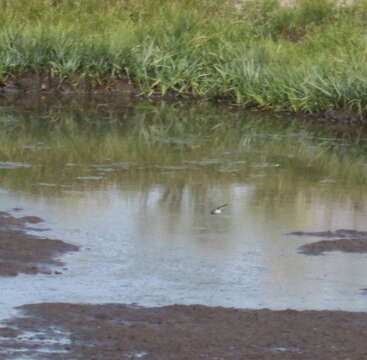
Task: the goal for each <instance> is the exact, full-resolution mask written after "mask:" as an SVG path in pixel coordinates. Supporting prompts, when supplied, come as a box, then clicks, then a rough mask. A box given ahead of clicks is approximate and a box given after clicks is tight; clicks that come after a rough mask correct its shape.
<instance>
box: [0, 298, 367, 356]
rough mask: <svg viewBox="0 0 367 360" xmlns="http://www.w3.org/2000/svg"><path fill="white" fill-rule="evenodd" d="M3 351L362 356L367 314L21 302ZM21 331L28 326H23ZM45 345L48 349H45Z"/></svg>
mask: <svg viewBox="0 0 367 360" xmlns="http://www.w3.org/2000/svg"><path fill="white" fill-rule="evenodd" d="M20 309H22V310H23V311H24V313H25V314H24V315H25V316H24V317H18V318H14V319H11V320H9V321H7V323H6V326H7V328H6V329H15V331H14V332H13V333H12V332H9V330H6V331H5V330H4V332H5V333H6V332H9V335H8V337H7V338H6V339H5V341H3V344H2V346H1V349H0V354H2V355H3V356H6V358H7V359H11V358H12V357H15V356H19V355H22V356H30V357H32V358H36V357H37V356H38V357H37V358H40V359H41V358H42V359H88V360H99V359H101V360H102V359H103V360H114V359H116V360H117V359H119V360H121V359H138V358H141V359H161V360H165V359H175V360H180V359H231V360H232V359H245V358H246V359H250V360H251V359H257V360H260V359H274V360H278V359H279V360H280V359H281V360H287V359H289V360H290V359H292V360H294V359H299V360H302V359H324V360H329V359H330V360H331V359H333V360H337V359H351V360H352V359H363V358H364V356H365V355H366V347H365V339H366V336H367V314H366V313H351V312H342V311H293V310H286V311H271V310H239V309H226V308H220V307H213V308H212V307H207V306H199V305H194V306H181V305H174V306H167V307H160V308H139V307H134V306H129V305H122V304H106V305H79V304H67V303H43V304H33V305H26V306H22V307H21V308H20ZM19 332H21V333H19ZM40 351H42V354H41V353H40Z"/></svg>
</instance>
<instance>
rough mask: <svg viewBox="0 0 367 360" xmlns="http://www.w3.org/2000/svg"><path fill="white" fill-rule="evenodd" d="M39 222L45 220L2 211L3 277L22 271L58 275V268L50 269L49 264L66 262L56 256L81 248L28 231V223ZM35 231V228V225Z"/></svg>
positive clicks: (0, 267) (0, 259)
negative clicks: (17, 215) (15, 215)
mask: <svg viewBox="0 0 367 360" xmlns="http://www.w3.org/2000/svg"><path fill="white" fill-rule="evenodd" d="M40 222H42V219H40V218H38V217H36V216H24V217H20V218H16V217H14V216H11V215H10V214H9V213H6V212H3V211H1V212H0V276H16V275H18V274H19V273H25V274H37V273H44V274H51V273H56V274H59V273H60V272H59V271H57V270H56V271H53V272H52V271H51V270H50V266H52V267H54V266H62V265H63V263H62V262H61V261H60V260H57V259H56V257H57V256H59V255H61V254H63V253H65V252H68V251H77V250H78V249H79V248H78V247H77V246H75V245H71V244H67V243H65V242H63V241H61V240H55V239H49V238H46V237H42V236H36V235H30V234H27V233H26V230H27V229H30V228H29V226H28V224H38V223H40ZM32 230H35V228H34V227H32ZM38 230H40V229H38Z"/></svg>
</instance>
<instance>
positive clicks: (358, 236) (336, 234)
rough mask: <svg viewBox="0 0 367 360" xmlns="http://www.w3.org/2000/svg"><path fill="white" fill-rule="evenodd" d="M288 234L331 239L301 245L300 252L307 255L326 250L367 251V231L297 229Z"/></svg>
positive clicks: (319, 253) (318, 253)
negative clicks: (306, 230)
mask: <svg viewBox="0 0 367 360" xmlns="http://www.w3.org/2000/svg"><path fill="white" fill-rule="evenodd" d="M287 235H293V236H315V237H320V238H328V239H329V240H320V241H316V242H313V243H308V244H304V245H302V246H300V247H299V248H298V250H299V252H300V253H302V254H306V255H323V254H324V253H325V252H329V251H342V252H348V253H366V252H367V232H366V231H356V230H348V229H339V230H336V231H315V232H304V231H295V232H291V233H288V234H287ZM335 238H336V239H335Z"/></svg>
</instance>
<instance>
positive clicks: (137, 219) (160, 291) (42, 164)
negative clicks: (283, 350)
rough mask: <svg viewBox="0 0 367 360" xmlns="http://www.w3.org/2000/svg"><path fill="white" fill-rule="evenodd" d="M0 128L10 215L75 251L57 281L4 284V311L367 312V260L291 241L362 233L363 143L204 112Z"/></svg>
mask: <svg viewBox="0 0 367 360" xmlns="http://www.w3.org/2000/svg"><path fill="white" fill-rule="evenodd" d="M0 130H1V131H0V133H1V134H0V210H7V211H8V210H11V209H13V208H22V209H23V210H22V211H14V212H13V214H14V215H16V216H21V215H36V216H40V217H42V218H43V219H45V223H44V224H43V227H44V228H45V229H46V228H48V229H50V230H48V231H45V232H43V233H42V235H45V236H50V237H51V236H52V237H57V238H60V239H62V240H64V241H66V242H70V243H73V244H76V245H79V246H81V251H80V252H79V253H76V254H71V255H66V256H64V257H63V260H64V261H65V263H66V268H67V270H65V271H64V273H63V275H37V276H31V275H20V276H18V277H16V278H1V279H0V287H1V289H2V291H1V297H0V316H2V317H5V316H8V315H9V314H10V313H12V312H13V311H14V310H12V309H13V307H14V306H17V305H22V304H25V303H33V302H52V301H66V302H85V303H106V302H123V303H137V304H140V305H166V304H173V303H180V304H192V303H200V304H207V305H222V306H235V307H241V308H264V307H267V308H271V309H284V308H293V309H343V310H352V311H357V310H361V311H365V310H366V297H365V295H363V292H362V291H361V289H362V288H366V287H367V281H366V278H365V274H366V271H367V261H366V260H367V258H366V254H345V253H339V252H334V253H329V254H327V255H324V256H305V255H303V254H300V253H298V251H297V248H298V247H299V246H300V245H302V244H304V243H306V242H310V241H315V240H317V239H315V238H310V237H302V238H299V237H298V238H297V237H294V236H293V237H292V236H287V235H286V233H288V232H291V231H297V230H301V231H326V230H336V229H339V228H347V229H355V230H366V227H365V224H366V215H365V214H366V204H367V203H366V200H367V190H366V187H365V185H364V184H365V179H366V169H365V167H366V164H365V160H364V159H365V156H364V154H365V149H364V145H363V144H358V145H356V144H355V143H350V142H347V141H345V140H343V139H340V138H339V139H337V138H335V137H333V136H332V135H331V134H330V133H328V132H326V131H325V130H323V129H316V127H315V126H313V127H312V130H311V127H310V126H309V125H308V124H307V123H305V122H301V121H298V120H295V119H290V118H287V117H285V116H280V115H279V116H277V117H275V116H274V115H269V114H267V115H264V114H258V113H251V112H243V111H237V110H235V109H228V108H227V109H223V108H220V107H216V106H213V105H209V104H189V105H187V104H183V103H179V104H167V103H150V102H140V103H137V104H134V105H121V106H116V105H114V106H109V105H108V104H106V103H105V102H104V103H100V104H99V103H98V102H97V103H95V102H94V103H92V104H90V103H89V105H88V103H87V105H86V106H84V107H83V106H82V107H78V106H70V105H64V104H62V105H60V104H58V105H57V106H56V105H55V106H48V107H46V108H42V107H36V108H35V109H34V108H32V109H31V110H30V109H28V108H26V109H25V108H24V107H17V108H13V107H11V106H6V107H5V106H3V107H2V108H0ZM223 203H227V204H228V206H227V207H226V208H225V209H224V211H223V213H222V214H221V215H218V216H213V215H211V214H210V211H211V210H212V209H213V208H214V207H216V206H218V205H221V204H223ZM37 227H39V225H37Z"/></svg>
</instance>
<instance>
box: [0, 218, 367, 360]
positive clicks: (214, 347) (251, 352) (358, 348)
mask: <svg viewBox="0 0 367 360" xmlns="http://www.w3.org/2000/svg"><path fill="white" fill-rule="evenodd" d="M14 213H16V211H14ZM41 221H42V219H40V218H38V217H35V216H26V217H16V216H12V215H11V214H9V213H7V212H0V275H2V276H15V275H17V274H18V273H27V274H36V273H46V274H51V273H55V271H53V272H52V271H51V270H50V266H52V268H54V267H55V266H62V262H61V261H60V260H57V258H56V256H59V255H60V254H63V253H65V252H68V251H77V250H78V247H76V246H74V245H71V244H68V243H65V242H63V241H60V240H54V239H48V238H44V237H41V236H36V235H30V234H27V232H26V231H27V230H28V229H30V228H32V229H33V230H34V229H35V226H36V224H38V223H40V222H41ZM39 230H40V231H41V229H39ZM366 234H367V233H366V232H358V231H355V230H345V229H344V230H343V229H342V230H337V231H334V232H330V231H326V232H300V231H298V232H294V233H290V234H289V235H293V236H314V237H318V238H321V239H323V240H321V241H318V242H316V243H306V244H305V245H303V247H302V248H301V249H307V246H309V247H310V249H311V250H312V251H311V250H310V249H309V251H308V252H307V251H304V252H305V253H308V254H318V253H322V252H324V251H330V250H340V251H354V252H365V251H366V248H365V244H367V240H366V237H367V236H366ZM334 238H337V239H334ZM325 239H328V240H325ZM315 244H317V245H315ZM345 244H348V245H347V247H346V245H345ZM361 244H362V245H361ZM330 246H331V247H330ZM315 249H316V250H317V251H316V250H315ZM320 249H321V250H320ZM57 273H58V274H59V275H60V276H62V272H57ZM18 310H19V316H17V317H13V318H11V319H8V320H5V321H2V323H0V358H1V359H2V358H4V359H9V360H11V359H19V357H20V356H22V357H24V358H33V359H40V360H43V359H47V360H70V359H82V360H117V359H118V360H121V359H148V360H158V359H160V360H166V359H167V360H169V359H177V360H184V359H185V360H196V359H210V360H212V359H218V360H219V359H231V360H232V359H246V360H268V359H271V360H311V359H312V360H314V359H323V360H339V359H340V360H342V359H343V360H346V359H349V360H360V359H364V358H367V347H366V345H365V338H366V336H367V312H363V313H362V312H345V311H295V310H283V311H274V310H268V309H262V310H249V309H235V308H223V307H208V306H203V305H191V306H188V305H172V306H165V307H151V308H148V307H146V308H144V307H139V306H136V305H134V304H131V305H127V304H100V305H87V304H71V303H40V304H29V305H23V306H21V307H19V308H18Z"/></svg>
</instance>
